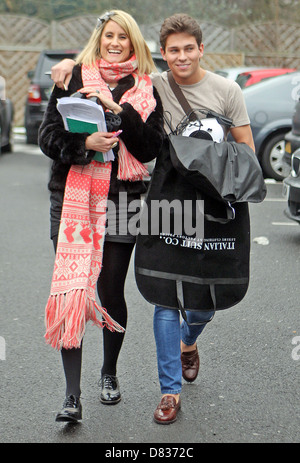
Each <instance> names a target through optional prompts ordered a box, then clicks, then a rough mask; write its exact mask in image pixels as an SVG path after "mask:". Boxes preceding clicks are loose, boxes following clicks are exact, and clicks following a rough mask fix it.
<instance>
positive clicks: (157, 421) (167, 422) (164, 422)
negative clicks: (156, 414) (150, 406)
mask: <svg viewBox="0 0 300 463" xmlns="http://www.w3.org/2000/svg"><path fill="white" fill-rule="evenodd" d="M153 420H154V422H155V423H157V424H163V425H167V424H172V423H175V421H177V417H176V418H174V420H170V421H159V420H156V419H155V418H153Z"/></svg>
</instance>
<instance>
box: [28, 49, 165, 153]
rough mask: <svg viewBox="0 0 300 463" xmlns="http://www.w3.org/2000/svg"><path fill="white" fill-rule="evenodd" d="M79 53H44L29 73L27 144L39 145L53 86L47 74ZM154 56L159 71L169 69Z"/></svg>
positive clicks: (72, 51) (160, 58) (49, 51)
mask: <svg viewBox="0 0 300 463" xmlns="http://www.w3.org/2000/svg"><path fill="white" fill-rule="evenodd" d="M79 52H80V50H79V49H76V50H45V51H42V52H41V54H40V56H39V59H38V62H37V65H36V68H35V70H34V71H30V72H29V73H28V77H29V78H30V85H29V88H28V96H27V101H26V104H25V129H26V142H27V143H34V144H36V143H37V138H38V130H39V126H40V124H41V122H42V120H43V117H44V112H45V110H46V107H47V104H48V100H49V96H50V93H51V89H52V86H53V82H52V80H51V78H50V75H47V74H45V73H46V72H48V73H49V71H50V70H51V68H52V66H54V65H55V64H56V63H58V62H59V61H61V60H62V59H64V58H71V59H74V58H75V57H76V55H77V54H78V53H79ZM152 56H153V60H154V62H155V64H156V66H157V69H158V71H160V72H162V71H163V70H165V69H167V68H168V65H167V63H166V61H164V60H163V58H162V56H161V54H160V53H153V55H152Z"/></svg>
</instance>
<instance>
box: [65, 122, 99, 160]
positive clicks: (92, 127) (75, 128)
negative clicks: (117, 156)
mask: <svg viewBox="0 0 300 463" xmlns="http://www.w3.org/2000/svg"><path fill="white" fill-rule="evenodd" d="M66 120H67V124H68V128H69V131H70V132H72V133H84V132H87V133H89V134H92V133H94V132H97V131H98V127H97V124H95V123H94V122H86V121H80V120H78V119H72V118H71V117H67V118H66ZM93 159H95V160H96V161H98V162H105V161H104V156H103V153H101V152H100V151H98V152H96V154H95V156H94V158H93Z"/></svg>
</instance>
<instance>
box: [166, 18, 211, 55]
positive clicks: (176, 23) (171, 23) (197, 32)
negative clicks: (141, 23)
mask: <svg viewBox="0 0 300 463" xmlns="http://www.w3.org/2000/svg"><path fill="white" fill-rule="evenodd" d="M181 32H185V33H186V34H189V35H192V36H193V37H195V39H196V42H197V44H198V46H200V45H201V43H202V31H201V28H200V26H199V24H198V22H197V21H196V19H194V18H192V17H191V16H188V15H187V14H184V13H178V14H174V15H173V16H170V17H169V18H167V19H165V20H164V22H163V24H162V26H161V29H160V37H159V38H160V45H161V48H162V49H163V50H164V51H165V48H166V42H167V38H168V37H169V35H171V34H179V33H181Z"/></svg>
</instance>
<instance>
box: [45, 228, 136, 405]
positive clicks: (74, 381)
mask: <svg viewBox="0 0 300 463" xmlns="http://www.w3.org/2000/svg"><path fill="white" fill-rule="evenodd" d="M53 244H54V248H55V249H56V246H57V237H54V239H53ZM133 247H134V243H118V242H113V241H105V242H104V250H103V261H102V270H101V273H100V277H99V279H98V282H97V290H98V295H99V299H100V301H101V305H102V306H103V307H105V308H106V310H107V312H108V313H109V315H110V316H111V317H112V318H113V319H114V320H115V321H116V322H118V323H119V324H120V325H121V326H122V327H123V328H126V325H127V306H126V301H125V297H124V286H125V280H126V275H127V270H128V266H129V262H130V258H131V254H132V250H133ZM123 339H124V333H115V332H111V331H109V330H108V329H107V328H104V329H103V348H104V352H103V357H104V358H103V365H102V370H101V374H102V375H104V374H109V375H116V371H117V360H118V356H119V353H120V350H121V347H122V343H123ZM61 355H62V361H63V367H64V372H65V377H66V395H67V396H68V395H71V394H73V395H75V396H77V397H79V396H80V393H81V391H80V376H81V361H82V344H81V347H80V348H79V349H62V350H61Z"/></svg>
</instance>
